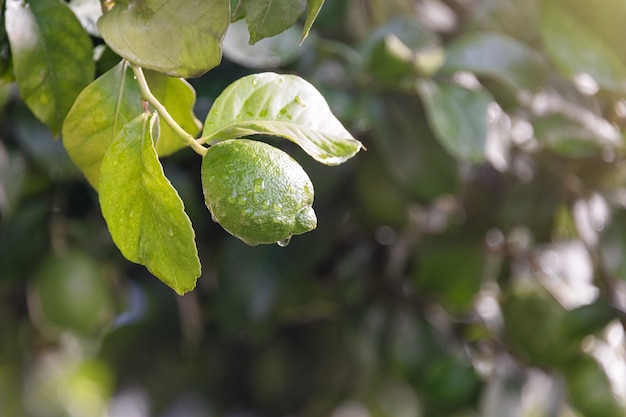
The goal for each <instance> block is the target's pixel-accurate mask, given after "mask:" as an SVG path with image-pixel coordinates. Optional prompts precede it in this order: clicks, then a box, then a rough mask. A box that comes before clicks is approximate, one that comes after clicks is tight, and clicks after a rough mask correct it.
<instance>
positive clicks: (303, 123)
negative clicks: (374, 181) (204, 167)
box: [202, 72, 362, 165]
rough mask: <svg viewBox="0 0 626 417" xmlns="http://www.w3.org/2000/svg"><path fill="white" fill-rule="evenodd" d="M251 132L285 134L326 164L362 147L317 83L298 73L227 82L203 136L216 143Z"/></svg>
mask: <svg viewBox="0 0 626 417" xmlns="http://www.w3.org/2000/svg"><path fill="white" fill-rule="evenodd" d="M255 134H267V135H273V136H280V137H283V138H286V139H289V140H290V141H292V142H294V143H296V144H298V145H299V146H300V147H301V148H302V149H304V151H305V152H306V153H308V154H309V155H310V156H311V157H313V158H314V159H315V160H317V161H319V162H321V163H324V164H326V165H338V164H341V163H342V162H345V161H346V160H347V159H350V158H351V157H353V156H354V155H355V154H356V153H357V152H358V151H359V150H360V149H361V147H362V145H361V142H359V141H358V140H356V139H354V138H353V137H352V135H351V134H350V132H348V131H347V130H346V128H345V127H344V126H343V125H342V124H341V122H340V121H339V120H337V118H336V117H335V116H334V115H333V114H332V112H331V110H330V108H329V107H328V103H326V100H324V97H322V95H321V94H320V92H319V91H317V89H316V88H315V87H313V86H312V85H311V84H309V83H308V82H307V81H305V80H303V79H302V78H300V77H298V76H295V75H279V74H275V73H272V72H266V73H262V74H253V75H249V76H247V77H243V78H241V79H239V80H237V81H235V82H234V83H232V84H231V85H230V86H228V87H227V88H226V89H225V90H224V91H223V92H222V94H220V96H219V97H218V98H217V99H216V100H215V103H213V107H212V108H211V111H210V112H209V114H208V115H207V118H206V121H205V123H204V131H203V133H202V136H203V138H204V139H205V141H206V142H208V143H216V142H219V141H222V140H226V139H235V138H241V137H243V136H249V135H255Z"/></svg>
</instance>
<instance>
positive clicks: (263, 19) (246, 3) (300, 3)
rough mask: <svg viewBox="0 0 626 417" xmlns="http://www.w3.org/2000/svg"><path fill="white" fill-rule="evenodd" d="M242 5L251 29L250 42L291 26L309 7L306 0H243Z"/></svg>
mask: <svg viewBox="0 0 626 417" xmlns="http://www.w3.org/2000/svg"><path fill="white" fill-rule="evenodd" d="M242 6H243V8H244V10H245V14H246V22H247V23H248V30H249V31H250V44H254V43H256V42H258V41H260V40H261V39H263V38H269V37H270V36H274V35H278V34H279V33H280V32H282V31H284V30H286V29H287V28H289V27H291V26H292V25H293V24H294V23H296V21H297V20H298V18H299V17H300V16H301V15H302V13H304V11H305V10H306V8H307V4H306V1H305V0H242ZM318 11H319V9H318ZM311 23H312V22H311Z"/></svg>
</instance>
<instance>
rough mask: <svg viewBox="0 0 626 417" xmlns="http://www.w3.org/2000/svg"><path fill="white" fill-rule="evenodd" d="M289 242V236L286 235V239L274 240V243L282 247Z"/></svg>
mask: <svg viewBox="0 0 626 417" xmlns="http://www.w3.org/2000/svg"><path fill="white" fill-rule="evenodd" d="M289 242H291V237H288V238H287V239H282V240H279V241H278V242H276V244H277V245H278V246H280V247H281V248H284V247H285V246H287V245H288V244H289Z"/></svg>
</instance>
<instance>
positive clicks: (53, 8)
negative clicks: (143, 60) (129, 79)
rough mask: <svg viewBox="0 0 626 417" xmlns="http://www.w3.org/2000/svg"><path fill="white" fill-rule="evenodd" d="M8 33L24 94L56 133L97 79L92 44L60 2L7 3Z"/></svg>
mask: <svg viewBox="0 0 626 417" xmlns="http://www.w3.org/2000/svg"><path fill="white" fill-rule="evenodd" d="M6 30H7V34H8V37H9V43H10V45H11V53H12V56H13V70H14V72H15V78H16V80H17V85H18V87H19V90H20V95H21V96H22V99H23V100H24V102H26V104H27V105H28V107H29V108H30V109H31V111H32V112H33V113H34V114H35V116H37V118H39V119H40V120H41V121H42V122H44V123H45V124H46V125H47V126H48V127H49V128H50V130H51V131H52V132H53V134H54V135H58V134H59V133H60V131H61V125H62V124H63V120H64V119H65V116H66V115H67V112H68V111H69V110H70V107H72V103H74V100H75V99H76V97H77V96H78V94H79V93H80V92H81V90H82V89H83V88H85V86H87V84H89V82H90V81H91V80H93V77H94V72H95V66H94V63H93V58H92V44H91V40H90V39H89V36H88V35H87V32H85V30H84V29H83V27H82V26H81V25H80V23H79V22H78V20H77V19H76V16H74V14H73V13H72V11H71V10H70V9H69V8H68V7H67V6H65V4H64V3H62V2H60V1H50V0H29V1H22V0H8V1H7V3H6Z"/></svg>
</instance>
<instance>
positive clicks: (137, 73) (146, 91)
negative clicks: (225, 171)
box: [131, 64, 207, 156]
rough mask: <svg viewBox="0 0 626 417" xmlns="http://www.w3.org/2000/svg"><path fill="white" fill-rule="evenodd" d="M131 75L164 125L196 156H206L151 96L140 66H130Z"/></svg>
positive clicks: (203, 150) (202, 147)
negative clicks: (163, 121) (133, 75)
mask: <svg viewBox="0 0 626 417" xmlns="http://www.w3.org/2000/svg"><path fill="white" fill-rule="evenodd" d="M131 66H132V68H133V73H134V74H135V77H136V78H137V83H138V84H139V90H140V91H141V95H142V96H143V98H144V99H145V100H146V101H148V103H150V104H151V105H152V107H154V109H155V110H156V112H157V113H158V114H159V116H160V117H162V118H163V120H165V123H167V124H168V125H169V127H171V128H172V130H173V131H174V132H176V134H177V135H178V136H180V138H181V139H182V140H183V141H184V142H185V143H186V144H187V145H188V146H190V147H191V148H192V149H193V150H194V151H195V152H196V153H197V154H198V155H200V156H204V155H205V154H206V151H207V148H205V147H204V146H202V145H201V144H200V143H198V142H196V140H195V139H194V137H193V136H192V135H190V134H189V133H187V132H186V131H185V129H183V128H182V127H180V125H179V124H178V123H177V122H176V120H174V118H173V117H172V116H171V115H170V113H169V112H168V111H167V109H166V108H165V106H164V105H163V104H161V102H160V101H159V100H158V99H157V98H156V97H155V96H154V94H152V91H150V87H149V86H148V82H147V81H146V77H145V75H144V73H143V70H142V68H141V67H140V66H138V65H135V64H132V65H131Z"/></svg>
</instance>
